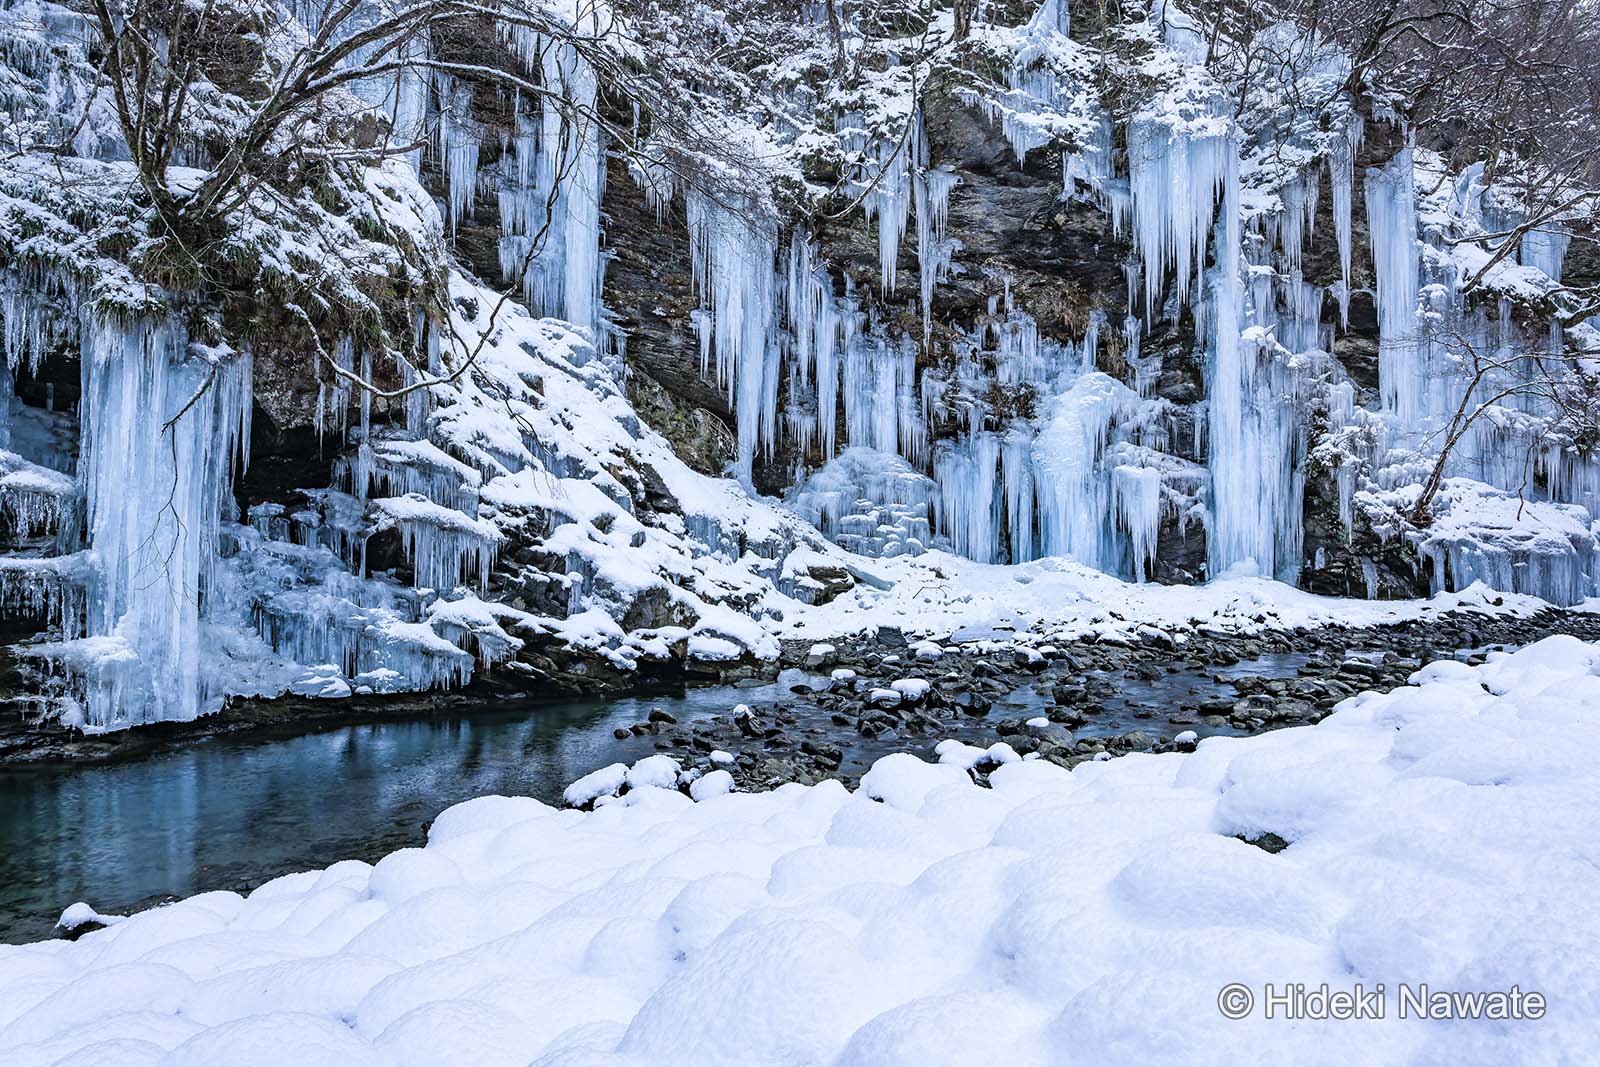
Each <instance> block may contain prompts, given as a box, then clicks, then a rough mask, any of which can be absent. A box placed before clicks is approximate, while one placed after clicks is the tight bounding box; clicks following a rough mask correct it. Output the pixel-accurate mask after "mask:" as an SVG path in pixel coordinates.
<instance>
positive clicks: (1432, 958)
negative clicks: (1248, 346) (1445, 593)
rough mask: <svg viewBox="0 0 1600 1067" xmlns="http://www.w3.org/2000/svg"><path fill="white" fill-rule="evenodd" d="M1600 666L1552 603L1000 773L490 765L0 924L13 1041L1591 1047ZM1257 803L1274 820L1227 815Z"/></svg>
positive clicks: (524, 1051) (609, 1055)
mask: <svg viewBox="0 0 1600 1067" xmlns="http://www.w3.org/2000/svg"><path fill="white" fill-rule="evenodd" d="M1597 670H1600V648H1596V647H1594V646H1590V645H1586V644H1584V643H1582V642H1579V641H1577V640H1575V639H1573V638H1570V637H1556V638H1550V639H1547V640H1545V641H1542V642H1540V643H1538V644H1536V645H1533V646H1531V647H1529V648H1527V649H1524V650H1522V651H1519V652H1516V653H1511V654H1504V653H1495V654H1492V655H1491V656H1490V659H1489V662H1488V663H1486V664H1484V665H1483V666H1480V667H1469V666H1467V665H1465V664H1461V663H1455V662H1450V663H1441V664H1435V665H1432V666H1430V667H1427V668H1425V669H1423V670H1422V671H1419V672H1418V673H1417V675H1416V676H1415V677H1414V678H1413V682H1414V684H1413V685H1411V686H1408V687H1403V688H1401V689H1399V690H1396V691H1394V692H1393V693H1389V694H1382V695H1380V694H1374V693H1366V694H1362V695H1361V696H1358V697H1355V698H1352V699H1350V700H1347V701H1345V702H1344V703H1343V704H1341V705H1340V706H1339V708H1338V709H1337V710H1336V711H1335V712H1334V713H1333V714H1332V715H1331V716H1329V717H1328V718H1327V719H1326V720H1324V721H1323V722H1321V723H1319V724H1318V725H1316V726H1309V727H1301V728H1296V729H1290V730H1282V731H1278V732H1274V733H1270V734H1264V735H1260V736H1257V737H1252V738H1227V737H1217V738H1211V739H1209V740H1207V742H1206V743H1205V744H1204V745H1202V746H1200V747H1199V748H1198V749H1197V750H1195V751H1194V752H1192V753H1181V752H1173V753H1168V754H1163V755H1151V754H1134V755H1128V756H1124V757H1121V758H1116V759H1107V760H1105V761H1099V762H1089V763H1084V764H1081V765H1080V766H1078V767H1076V768H1075V769H1073V770H1071V771H1067V770H1063V769H1061V768H1059V767H1056V766H1054V765H1052V764H1050V763H1048V762H1046V761H1040V760H1023V761H1015V762H1006V763H1003V764H1001V765H998V766H993V767H992V768H991V769H990V771H989V773H988V781H989V783H990V788H982V787H980V786H978V785H976V784H974V782H973V780H972V778H971V777H970V776H969V774H968V772H967V771H966V770H964V769H962V767H960V766H956V765H951V764H948V763H944V764H940V763H935V764H929V763H925V762H923V761H922V760H920V759H918V758H916V757H915V756H912V755H908V754H899V755H895V756H890V757H886V758H884V759H882V760H880V761H879V762H878V763H877V764H876V765H875V766H874V767H873V768H872V770H871V771H870V772H869V773H868V774H867V775H866V777H865V778H864V779H863V781H862V785H861V788H860V789H859V791H857V792H856V793H854V794H852V793H850V792H848V791H847V790H845V789H844V788H843V787H842V786H840V785H839V784H838V783H836V782H824V783H821V784H819V785H816V786H812V787H803V786H798V785H788V786H784V787H783V788H781V789H778V790H774V791H772V792H766V793H754V794H746V793H732V794H723V793H720V792H719V793H718V795H716V796H708V797H705V798H704V799H703V801H702V802H701V803H694V802H691V801H690V800H689V798H687V797H683V796H682V795H681V794H679V793H676V792H666V791H664V790H659V789H645V790H643V793H644V794H645V795H646V796H647V798H648V800H647V801H641V802H637V803H634V804H632V805H622V804H616V803H614V804H610V805H606V806H603V807H600V808H599V809H598V810H596V811H594V812H591V813H583V812H576V811H557V810H554V809H552V808H549V807H547V806H545V805H543V804H541V803H539V802H538V801H534V800H531V799H527V798H508V797H483V798H480V799H477V800H473V801H469V802H467V803H465V804H461V805H458V806H456V807H454V808H451V809H450V810H449V811H447V812H445V813H444V814H443V815H441V816H440V817H439V818H438V819H437V820H436V821H435V822H434V824H433V826H432V828H431V829H430V832H429V838H428V843H427V846H426V847H425V848H420V849H404V850H401V851H400V852H397V853H394V854H392V855H391V856H389V857H388V858H386V859H385V860H383V861H382V862H380V863H379V864H377V865H376V866H369V865H367V864H364V863H356V862H345V863H338V864H335V865H333V866H331V867H329V868H327V869H326V870H322V871H309V872H304V873H300V874H291V875H286V876H284V877H281V878H278V879H275V880H273V881H272V882H269V883H267V884H266V885H264V886H261V887H260V888H258V889H256V890H255V891H253V892H252V893H250V894H249V895H248V896H240V895H238V894H234V893H227V892H218V893H207V894H203V895H201V896H197V897H193V898H190V899H188V900H184V901H180V902H178V903H175V904H172V905H168V906H164V907H159V908H154V909H150V910H147V911H143V912H139V913H137V914H134V915H131V916H129V917H127V918H125V919H124V920H122V921H121V922H118V923H116V924H114V925H112V926H109V927H107V928H106V929H103V930H98V931H95V932H91V933H88V934H86V935H84V936H83V937H82V938H81V939H79V940H78V941H76V942H65V941H47V942H42V943H40V944H37V945H25V946H14V947H5V948H0V1004H4V1005H5V1008H4V1009H3V1010H0V1050H3V1053H0V1054H3V1055H5V1057H6V1059H7V1062H14V1063H18V1064H55V1063H63V1064H65V1063H92V1062H95V1063H109V1062H115V1063H157V1062H161V1063H222V1062H226V1063H255V1062H268V1060H266V1059H263V1057H266V1056H270V1057H271V1060H270V1062H274V1063H279V1062H285V1060H289V1061H292V1062H294V1063H297V1064H305V1065H307V1067H315V1065H318V1064H335V1063H338V1064H348V1063H409V1062H425V1063H433V1064H450V1063H501V1062H507V1063H518V1064H523V1063H539V1064H552V1065H553V1064H557V1063H574V1062H610V1063H627V1064H635V1063H636V1064H645V1063H691V1062H693V1063H758V1062H759V1063H766V1062H776V1061H778V1060H782V1061H784V1062H808V1063H874V1064H876V1063H892V1062H915V1063H919V1064H921V1063H928V1064H935V1063H957V1062H973V1061H974V1059H977V1060H986V1061H994V1062H1006V1063H1019V1064H1040V1065H1042V1064H1047V1063H1061V1062H1068V1061H1069V1060H1070V1061H1072V1062H1076V1061H1077V1060H1079V1059H1081V1060H1083V1061H1085V1062H1094V1063H1129V1064H1145V1063H1174V1064H1191V1063H1192V1064H1202V1063H1222V1062H1240V1061H1241V1060H1244V1061H1249V1062H1263V1063H1297V1064H1330V1065H1332V1064H1342V1063H1350V1062H1361V1063H1409V1062H1417V1061H1418V1059H1419V1058H1421V1059H1427V1058H1430V1057H1431V1058H1438V1057H1443V1058H1444V1059H1446V1060H1448V1061H1450V1062H1455V1063H1490V1062H1492V1063H1497V1064H1536V1063H1553V1062H1582V1061H1583V1060H1584V1059H1585V1058H1586V1055H1587V1050H1588V1049H1590V1048H1592V1047H1593V1046H1594V1043H1595V1042H1596V1041H1600V1023H1597V1021H1596V1019H1595V1016H1594V1013H1593V1012H1591V1011H1589V1010H1588V1007H1587V1005H1588V1004H1589V1003H1590V1002H1591V1001H1592V1000H1593V999H1594V998H1595V997H1596V996H1600V978H1597V977H1596V976H1597V975H1600V950H1597V948H1596V946H1597V945H1600V908H1597V907H1596V905H1595V902H1594V901H1595V895H1594V892H1593V887H1594V873H1593V866H1592V864H1591V863H1590V862H1589V861H1588V860H1586V858H1585V857H1586V856H1588V855H1589V853H1590V851H1591V848H1590V842H1589V833H1588V827H1589V823H1590V820H1589V819H1588V818H1587V817H1586V814H1585V813H1587V812H1588V811H1590V810H1591V809H1592V807H1593V794H1594V791H1595V790H1596V789H1597V788H1600V771H1597V770H1596V768H1595V765H1594V761H1593V760H1592V758H1590V757H1591V754H1592V749H1593V745H1592V744H1590V743H1589V742H1592V741H1593V740H1595V738H1594V736H1592V735H1594V734H1595V731H1596V723H1597V722H1600V720H1597V719H1596V718H1595V716H1596V714H1597V713H1600V674H1597ZM946 751H949V749H947V750H946ZM976 751H980V752H981V751H983V750H976ZM717 773H720V772H713V774H712V775H706V776H705V777H703V778H701V779H699V780H697V782H696V783H695V785H694V786H691V789H694V788H695V787H696V786H698V787H700V788H701V789H702V791H703V792H711V791H714V790H717V789H718V785H712V784H706V783H711V782H713V775H714V774H717ZM716 781H717V782H718V783H720V782H721V779H716ZM575 787H576V783H575ZM589 791H590V790H588V789H585V790H583V792H589ZM1268 832H1270V833H1274V834H1277V835H1279V836H1280V837H1282V838H1284V839H1285V840H1287V841H1288V842H1289V846H1288V848H1287V849H1286V850H1284V851H1281V852H1279V853H1277V854H1269V853H1267V852H1265V851H1263V850H1261V849H1258V848H1256V847H1254V846H1252V845H1250V844H1248V843H1246V841H1244V840H1240V839H1239V837H1240V836H1243V837H1246V838H1251V837H1256V836H1259V835H1260V834H1262V833H1268ZM73 911H74V912H75V913H76V912H82V913H83V914H84V916H85V917H87V915H88V913H89V912H91V911H92V909H90V908H88V907H87V906H86V905H85V906H83V907H75V908H74V909H73ZM952 917H957V918H959V921H952ZM1230 982H1240V983H1243V984H1244V985H1245V986H1246V987H1247V988H1249V989H1251V990H1252V991H1253V993H1254V995H1255V997H1256V999H1257V1005H1258V1007H1257V1009H1256V1010H1255V1011H1254V1012H1253V1013H1252V1014H1251V1015H1250V1016H1249V1017H1247V1018H1245V1019H1242V1020H1238V1021H1233V1020H1229V1019H1226V1018H1224V1017H1223V1016H1222V1015H1221V1014H1220V1013H1219V1012H1218V1011H1217V1007H1216V1003H1217V996H1218V992H1219V990H1220V989H1221V988H1222V987H1223V986H1224V985H1225V984H1227V983H1230ZM1287 982H1303V983H1306V984H1307V985H1308V986H1309V987H1311V988H1316V987H1318V986H1319V985H1320V984H1322V983H1328V984H1329V986H1330V987H1331V988H1332V989H1334V990H1352V989H1354V988H1355V987H1356V986H1358V985H1359V986H1362V987H1364V988H1366V989H1369V990H1370V989H1372V988H1373V987H1374V986H1375V985H1377V984H1378V983H1383V984H1384V985H1385V987H1386V990H1387V993H1386V996H1387V1002H1386V1006H1387V1012H1388V1018H1386V1019H1385V1020H1383V1021H1381V1022H1371V1021H1337V1022H1336V1021H1327V1022H1318V1021H1314V1020H1311V1021H1302V1022H1299V1023H1296V1024H1293V1025H1290V1024H1286V1023H1285V1022H1284V1021H1283V1020H1281V1019H1279V1020H1267V1019H1264V1018H1263V1017H1262V1012H1261V1010H1260V1007H1259V1005H1260V1000H1261V996H1262V993H1263V988H1264V986H1265V984H1266V983H1273V984H1274V985H1275V986H1279V987H1281V985H1282V984H1283V983H1287ZM1421 982H1428V983H1430V984H1431V985H1432V987H1433V988H1434V989H1436V990H1450V991H1463V992H1472V991H1489V990H1509V989H1510V988H1511V987H1512V986H1513V985H1515V986H1518V987H1520V989H1522V990H1523V991H1538V992H1540V993H1542V994H1543V995H1544V996H1545V998H1546V1000H1547V1003H1548V1008H1547V1014H1546V1015H1545V1017H1544V1018H1543V1019H1540V1020H1538V1021H1521V1022H1518V1021H1510V1022H1499V1023H1490V1022H1485V1021H1481V1020H1435V1021H1429V1020H1421V1019H1416V1018H1400V1017H1399V1002H1398V987H1399V985H1400V984H1401V983H1410V984H1412V985H1413V986H1415V984H1416V983H1421ZM975 1019H981V1020H983V1021H982V1024H981V1025H979V1024H976V1023H975V1022H974V1020H975Z"/></svg>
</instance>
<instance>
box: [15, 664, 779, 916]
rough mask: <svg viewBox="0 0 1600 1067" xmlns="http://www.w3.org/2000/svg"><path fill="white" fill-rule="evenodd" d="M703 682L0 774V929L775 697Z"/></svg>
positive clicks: (335, 853)
mask: <svg viewBox="0 0 1600 1067" xmlns="http://www.w3.org/2000/svg"><path fill="white" fill-rule="evenodd" d="M778 695H779V687H776V686H772V687H763V688H760V689H754V690H732V689H728V688H723V687H718V688H715V689H702V690H695V691H691V692H689V693H687V694H685V693H682V692H679V693H677V694H658V695H653V696H646V697H640V698H630V699H624V700H615V701H586V702H583V701H580V702H574V703H569V704H563V705H539V706H537V707H529V706H510V707H501V708H494V709H491V708H484V709H482V710H480V711H476V712H473V713H469V714H467V715H465V716H463V717H460V718H453V719H449V720H438V721H401V722H386V723H372V724H364V725H360V726H349V727H343V728H340V729H335V730H330V731H327V732H323V733H317V734H311V735H307V736H302V737H294V738H289V739H284V740H270V741H248V740H239V739H229V738H219V739H213V740H210V741H205V742H201V743H198V744H196V745H194V746H192V747H190V748H187V749H184V750H181V751H175V752H171V753H165V754H162V755H157V756H152V757H150V758H147V759H142V760H138V761H134V762H129V763H124V764H113V765H107V766H100V767H84V768H78V769H70V770H65V771H63V770H54V771H18V772H9V773H4V774H0V941H18V940H29V939H32V938H37V937H46V936H49V933H50V929H51V925H52V924H53V923H54V921H55V919H56V917H57V916H58V915H59V914H60V911H61V909H62V908H64V907H65V906H66V905H68V904H70V903H72V902H73V901H75V900H87V901H89V902H90V903H91V904H93V905H94V906H95V907H97V908H100V909H101V910H104V911H115V910H118V909H120V908H125V907H128V906H129V905H133V904H136V903H139V902H143V901H148V900H150V899H152V898H156V897H159V896H163V895H167V894H171V895H177V896H186V895H189V894H191V893H196V892H202V891H205V890H209V889H219V888H227V889H244V888H248V887H249V886H253V885H255V884H258V883H260V882H262V881H265V880H266V879H267V878H270V877H274V876H276V875H278V874H282V873H284V872H286V871H292V870H301V869H306V868H309V867H315V866H323V865H325V864H327V863H329V862H332V861H333V860H335V859H339V858H345V857H360V858H366V859H375V858H377V857H378V856H381V855H383V854H384V853H386V852H388V851H391V850H392V849H394V848H397V847H401V846H403V845H408V844H420V843H421V842H422V840H423V827H424V826H425V825H426V824H427V823H428V822H429V821H430V820H431V819H433V817H434V816H436V815H437V814H438V813H439V812H440V811H442V810H444V809H445V808H447V807H449V806H450V805H451V804H455V803H458V802H459V801H462V800H467V799H470V798H472V797H476V796H482V795H484V794H489V793H502V794H508V795H528V796H535V797H538V798H540V799H541V800H544V801H547V802H559V798H560V794H561V790H562V788H563V787H564V786H565V785H566V783H567V782H570V781H571V780H573V779H574V778H576V777H578V776H579V775H581V774H583V773H585V772H587V771H590V770H592V769H594V768H595V767H596V766H599V765H601V764H604V763H609V762H612V761H615V760H619V759H620V760H625V761H631V760H634V759H638V758H639V757H641V756H644V755H648V754H649V753H650V752H652V751H654V747H653V744H652V742H653V740H654V739H653V738H650V737H644V738H633V737H630V738H629V739H628V740H626V741H618V740H616V739H614V738H613V737H612V734H611V731H612V730H613V729H615V728H616V727H618V726H626V725H628V724H630V723H633V722H637V721H638V720H640V719H643V718H645V716H646V715H647V714H648V712H649V709H650V708H651V707H654V706H661V707H665V708H667V709H668V710H670V711H671V712H672V713H673V714H674V715H677V716H678V717H679V718H680V719H684V720H687V719H690V718H694V717H701V716H706V715H712V714H718V713H722V712H726V711H727V710H728V709H729V707H730V706H731V705H732V704H733V703H734V702H736V701H738V700H760V699H767V700H770V699H777V697H778Z"/></svg>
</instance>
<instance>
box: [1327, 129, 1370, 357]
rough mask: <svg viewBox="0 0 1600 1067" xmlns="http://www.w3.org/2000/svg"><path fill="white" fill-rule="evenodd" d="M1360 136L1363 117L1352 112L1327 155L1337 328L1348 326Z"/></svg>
mask: <svg viewBox="0 0 1600 1067" xmlns="http://www.w3.org/2000/svg"><path fill="white" fill-rule="evenodd" d="M1361 138H1362V119H1361V116H1360V115H1359V114H1356V113H1352V115H1351V118H1350V123H1349V125H1348V126H1347V128H1346V132H1345V135H1344V136H1343V137H1341V138H1339V139H1338V140H1336V141H1335V142H1334V145H1333V151H1332V152H1331V153H1330V154H1329V156H1328V177H1329V179H1330V180H1331V182H1332V185H1333V233H1334V238H1335V240H1336V241H1337V242H1338V245H1339V279H1340V288H1339V290H1338V293H1339V327H1340V329H1349V328H1350V253H1351V245H1352V241H1351V229H1350V216H1351V200H1352V193H1353V190H1354V189H1355V159H1356V151H1357V150H1358V149H1359V148H1360V145H1361Z"/></svg>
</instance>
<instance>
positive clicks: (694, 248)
mask: <svg viewBox="0 0 1600 1067" xmlns="http://www.w3.org/2000/svg"><path fill="white" fill-rule="evenodd" d="M687 208H688V220H689V240H690V249H691V253H692V258H693V273H694V279H695V285H696V288H697V289H698V290H699V292H700V299H701V304H702V306H703V308H704V313H703V314H702V315H701V316H700V317H699V319H698V320H697V325H698V327H699V330H700V343H701V351H702V352H706V353H714V354H715V357H716V368H717V381H718V382H720V383H722V384H723V385H724V386H725V387H726V388H727V390H728V400H729V403H730V406H732V408H733V410H734V416H735V419H736V421H737V424H738V438H739V440H738V455H737V458H736V461H735V463H736V471H735V473H736V474H737V476H738V478H739V480H740V481H742V482H744V483H745V484H746V485H748V484H750V479H751V469H752V466H753V461H754V457H755V451H756V447H757V446H758V445H759V446H760V447H761V448H762V449H763V450H764V451H765V452H766V453H767V454H769V455H770V454H771V452H772V449H773V446H774V444H775V443H776V439H777V425H778V354H779V348H778V345H777V343H776V338H775V337H774V336H773V332H774V328H775V324H776V318H775V310H776V309H775V307H774V297H775V292H774V290H775V289H776V288H777V279H776V276H775V272H774V269H773V265H774V262H775V256H776V254H777V252H776V247H775V246H776V243H777V224H776V222H775V221H774V220H773V219H772V218H771V217H770V216H769V215H767V214H766V213H765V212H763V211H761V210H760V209H759V208H757V207H754V206H752V207H750V208H749V209H748V210H745V211H737V210H734V209H731V208H728V207H725V206H723V205H722V204H720V203H718V202H717V201H715V200H713V199H711V198H710V197H709V196H707V195H706V194H705V193H703V192H700V191H699V190H690V191H689V194H688V199H687Z"/></svg>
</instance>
